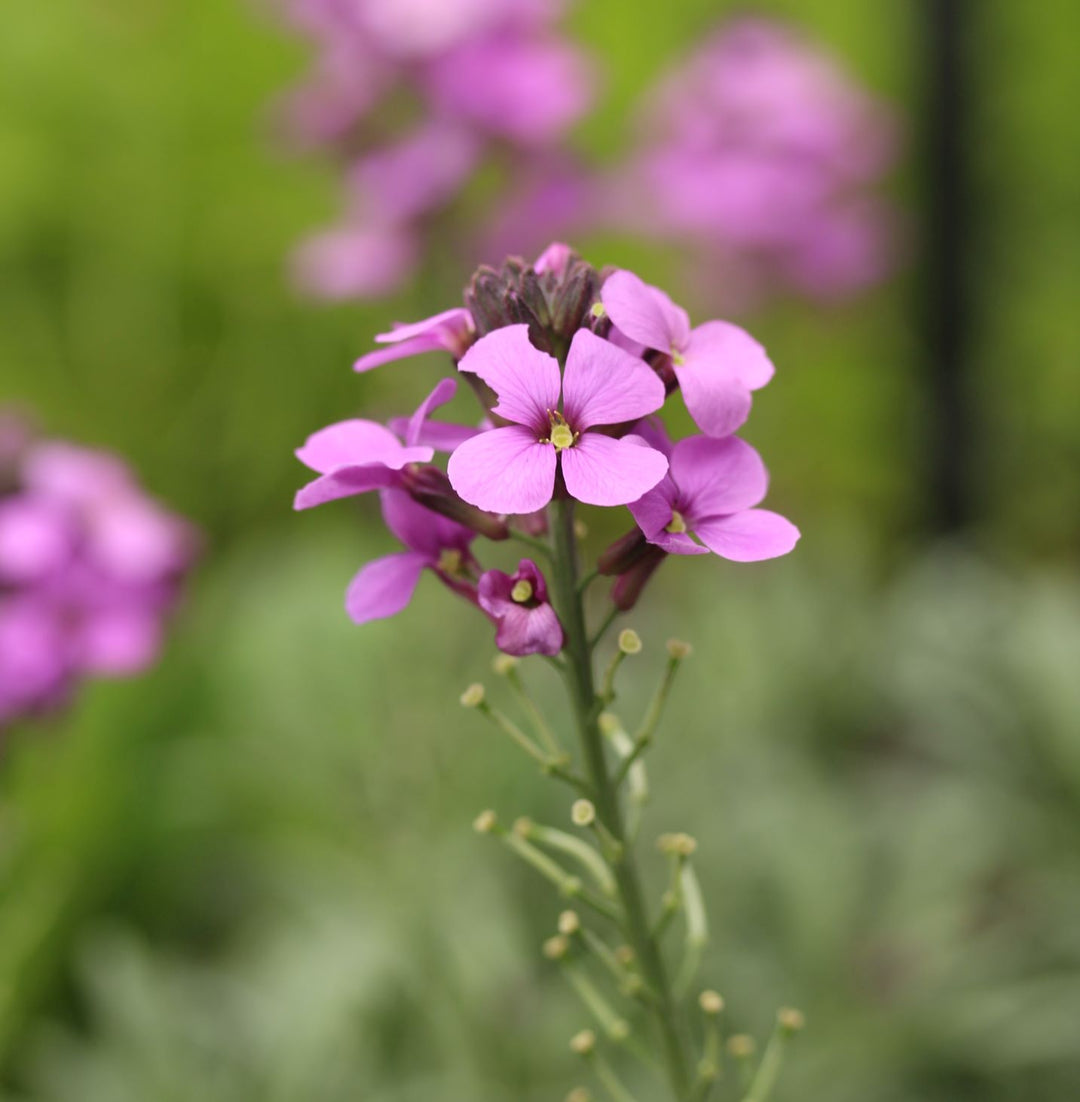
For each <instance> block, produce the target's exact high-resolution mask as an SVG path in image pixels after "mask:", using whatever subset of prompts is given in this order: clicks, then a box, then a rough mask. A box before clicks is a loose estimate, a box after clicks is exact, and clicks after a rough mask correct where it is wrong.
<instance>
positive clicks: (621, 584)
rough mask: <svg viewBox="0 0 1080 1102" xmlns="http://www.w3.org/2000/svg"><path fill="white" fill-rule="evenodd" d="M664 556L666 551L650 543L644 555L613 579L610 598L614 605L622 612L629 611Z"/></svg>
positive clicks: (665, 556)
mask: <svg viewBox="0 0 1080 1102" xmlns="http://www.w3.org/2000/svg"><path fill="white" fill-rule="evenodd" d="M666 558H667V553H666V552H664V551H661V550H660V548H659V547H653V546H652V545H651V544H650V545H649V546H648V547H647V549H646V551H645V553H644V555H642V557H641V558H640V559H639V560H638V561H637V562H636V563H635V564H634V565H633V566H632V567H631V568H630V569H629V570H627V571H626V572H625V573H623V574H620V575H619V576H618V577H617V578H616V579H615V584H614V585H613V586H612V587H611V599H612V601H613V602H614V604H615V607H616V608H618V609H621V610H622V611H623V612H629V611H630V609H632V608H633V607H634V605H636V604H637V603H638V598H639V597H640V596H641V594H642V593H643V592H644V590H645V586H646V585H648V583H649V579H650V578H651V577H652V576H653V574H654V573H655V571H656V568H657V567H658V566H659V565H660V564H661V563H662V562H663V561H664V559H666Z"/></svg>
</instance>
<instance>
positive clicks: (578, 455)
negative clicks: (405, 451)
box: [447, 325, 667, 513]
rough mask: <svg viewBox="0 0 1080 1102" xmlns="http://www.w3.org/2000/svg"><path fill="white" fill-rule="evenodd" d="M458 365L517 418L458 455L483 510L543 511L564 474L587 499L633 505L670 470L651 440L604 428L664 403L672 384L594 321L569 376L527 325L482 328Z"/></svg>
mask: <svg viewBox="0 0 1080 1102" xmlns="http://www.w3.org/2000/svg"><path fill="white" fill-rule="evenodd" d="M458 369H459V370H460V371H466V372H472V373H474V374H476V375H478V376H479V377H480V378H481V379H482V380H483V381H484V382H485V383H487V385H488V386H490V387H491V388H492V389H493V390H494V391H495V393H496V394H497V395H498V398H499V403H498V405H496V406H495V407H494V408H493V409H492V411H491V412H492V413H493V414H494V415H495V416H497V417H499V418H502V419H503V420H505V421H509V422H511V423H510V424H509V425H506V426H503V427H499V428H494V429H491V430H489V431H488V432H483V433H480V434H479V435H477V436H474V437H473V438H472V439H471V440H467V441H466V442H465V443H464V444H462V445H460V446H459V447H458V448H457V449H456V450H455V451H454V453H453V454H452V455H451V456H450V463H449V466H448V468H447V473H448V474H449V476H450V482H451V484H452V485H453V487H454V489H455V490H456V491H457V492H458V493H459V494H460V495H461V497H462V498H464V499H465V501H468V502H470V503H471V504H473V505H475V506H477V507H478V508H480V509H489V510H491V511H492V512H498V513H532V512H535V511H536V510H537V509H541V508H543V507H544V506H545V505H546V504H547V503H548V502H549V501H550V500H551V498H552V496H553V495H554V493H555V480H556V474H557V473H561V475H562V479H563V482H564V483H565V485H566V490H567V492H568V493H569V494H570V496H571V497H574V498H576V499H577V500H578V501H583V502H585V503H586V504H589V505H625V504H627V503H628V502H630V501H634V500H636V499H637V498H638V497H640V496H641V494H642V493H644V492H645V490H647V489H649V488H651V487H652V486H655V485H656V483H657V482H659V481H660V479H661V478H662V477H663V475H664V472H665V471H666V470H667V460H666V459H665V458H664V457H663V456H662V455H661V454H660V453H659V452H657V451H654V450H653V449H652V448H650V447H649V446H648V445H647V444H645V443H644V441H641V440H640V439H638V438H636V437H626V436H624V437H623V438H622V439H614V438H612V437H611V436H606V435H604V434H602V433H601V432H598V431H596V430H597V429H598V428H599V427H600V426H603V425H617V424H619V423H621V422H625V421H634V420H636V419H638V418H640V417H644V416H645V415H646V414H649V413H652V412H653V411H654V410H657V409H659V408H660V406H662V405H663V404H664V384H663V383H662V382H661V381H660V379H659V377H658V376H657V375H656V374H655V372H653V371H652V370H651V369H650V368H649V367H648V365H647V364H645V363H644V362H643V361H641V360H639V359H636V358H635V357H633V356H631V355H630V354H629V353H626V352H623V351H622V350H621V349H619V348H616V347H615V345H613V344H611V343H609V342H607V341H605V340H602V339H601V338H600V337H598V336H596V335H595V334H594V333H591V332H590V331H589V330H587V329H580V330H578V332H577V333H575V334H574V337H573V341H572V343H571V345H570V352H569V354H568V356H567V359H566V367H565V369H564V371H563V373H562V378H561V379H560V375H559V364H558V361H557V360H556V359H555V357H554V356H549V355H548V354H547V353H545V352H541V351H540V350H539V349H537V348H535V347H533V345H532V344H531V343H530V342H529V332H528V326H526V325H512V326H507V327H506V328H503V329H499V330H496V331H495V332H494V333H489V334H488V335H487V336H485V337H482V338H481V339H480V340H479V341H478V342H477V343H476V344H475V345H473V347H472V348H471V349H469V351H468V352H467V353H466V354H465V356H464V357H463V358H462V360H461V362H460V363H459V364H458ZM560 390H561V394H562V408H561V409H560Z"/></svg>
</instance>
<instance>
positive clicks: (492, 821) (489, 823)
mask: <svg viewBox="0 0 1080 1102" xmlns="http://www.w3.org/2000/svg"><path fill="white" fill-rule="evenodd" d="M498 822H499V819H498V816H497V815H496V814H495V812H494V811H492V810H491V809H490V808H489V809H488V810H487V811H481V812H480V814H479V815H477V816H476V818H475V819H473V830H475V831H476V833H477V834H490V833H491V832H492V831H493V830H494V829H495V827H496V826H497V825H498Z"/></svg>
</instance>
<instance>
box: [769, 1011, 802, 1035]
mask: <svg viewBox="0 0 1080 1102" xmlns="http://www.w3.org/2000/svg"><path fill="white" fill-rule="evenodd" d="M776 1023H777V1025H779V1026H780V1029H781V1030H782V1031H783V1032H784V1033H786V1034H787V1035H788V1036H789V1037H790V1036H791V1035H792V1034H793V1033H801V1032H802V1030H803V1029H805V1028H806V1017H805V1015H804V1014H803V1012H802V1011H801V1010H796V1009H794V1007H790V1006H785V1007H781V1009H780V1010H779V1011H777V1014H776Z"/></svg>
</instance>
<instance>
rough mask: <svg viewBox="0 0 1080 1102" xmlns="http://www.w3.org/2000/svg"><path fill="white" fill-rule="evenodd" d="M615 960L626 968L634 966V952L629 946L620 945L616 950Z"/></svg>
mask: <svg viewBox="0 0 1080 1102" xmlns="http://www.w3.org/2000/svg"><path fill="white" fill-rule="evenodd" d="M615 959H616V960H617V961H618V962H619V963H620V964H622V965H624V966H625V965H628V964H633V962H634V950H633V949H631V948H630V946H629V945H620V946H618V947H617V948H616V950H615Z"/></svg>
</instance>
